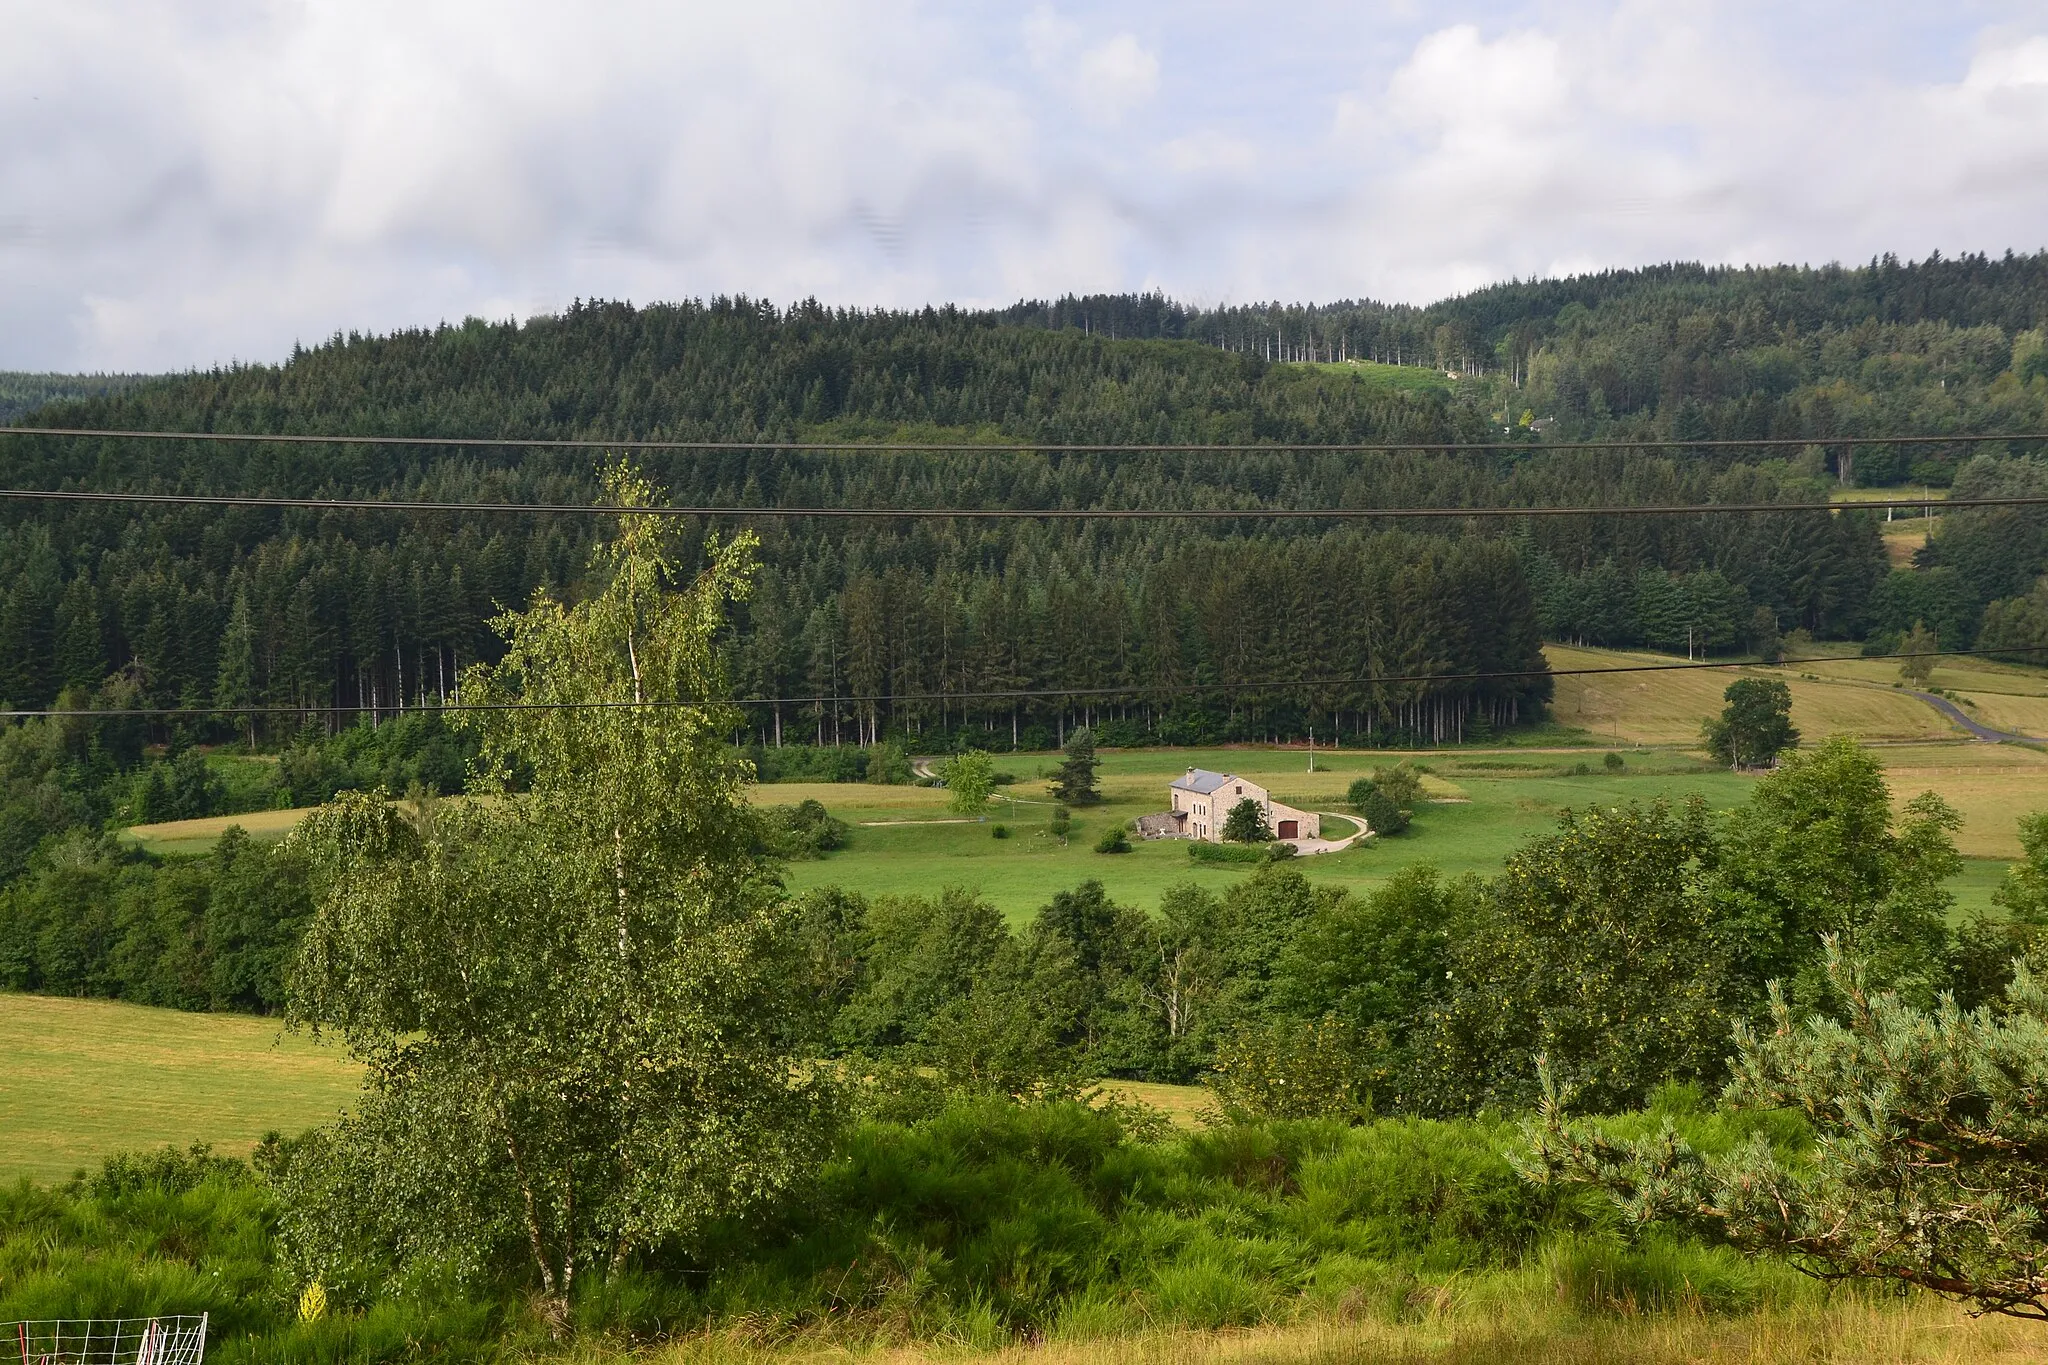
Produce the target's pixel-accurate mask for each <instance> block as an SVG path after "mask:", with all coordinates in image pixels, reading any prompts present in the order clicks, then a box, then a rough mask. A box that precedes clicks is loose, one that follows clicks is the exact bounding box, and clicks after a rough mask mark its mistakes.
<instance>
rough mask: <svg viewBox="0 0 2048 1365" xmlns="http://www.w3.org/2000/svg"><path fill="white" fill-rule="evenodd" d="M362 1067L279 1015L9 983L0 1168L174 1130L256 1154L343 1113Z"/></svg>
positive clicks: (139, 1143) (25, 1170)
mask: <svg viewBox="0 0 2048 1365" xmlns="http://www.w3.org/2000/svg"><path fill="white" fill-rule="evenodd" d="M357 1075H358V1073H357V1071H356V1069H355V1068H354V1067H353V1066H352V1065H351V1064H350V1063H349V1062H348V1061H346V1060H345V1059H344V1058H343V1057H342V1055H341V1053H340V1052H339V1050H338V1049H336V1048H333V1047H328V1046H324V1045H320V1044H316V1043H314V1042H313V1041H312V1040H311V1039H309V1038H306V1037H304V1036H300V1035H293V1034H287V1033H285V1032H284V1031H283V1028H282V1025H281V1024H280V1023H279V1021H278V1020H275V1019H258V1018H252V1017H250V1016H248V1015H242V1014H188V1013H186V1012H184V1011H182V1010H167V1009H151V1008H149V1007H148V1006H145V1005H125V1004H120V1003H117V1002H114V1001H110V1000H65V999H54V998H51V997H48V996H38V995H10V994H5V993H0V1179H6V1180H11V1179H14V1178H16V1177H18V1176H24V1175H27V1176H34V1177H36V1178H37V1179H42V1180H56V1179H62V1178H63V1177H65V1176H68V1175H70V1174H71V1173H72V1172H73V1171H75V1170H78V1169H80V1168H81V1167H85V1166H89V1165H92V1164H95V1163H97V1162H98V1161H99V1160H100V1159H101V1158H102V1157H106V1156H109V1155H111V1154H113V1153H115V1152H120V1151H138V1150H142V1149H145V1148H151V1147H160V1146H163V1145H164V1144H166V1143H169V1144H172V1145H174V1146H178V1147H184V1146H188V1145H190V1144H191V1143H194V1142H207V1143H211V1144H213V1146H214V1148H215V1149H216V1150H218V1151H221V1152H224V1153H233V1154H236V1155H246V1154H247V1153H248V1152H249V1150H250V1149H251V1148H253V1147H254V1146H255V1145H256V1143H257V1141H258V1140H259V1139H261V1138H262V1136H263V1135H264V1134H265V1133H267V1132H270V1131H272V1130H276V1131H279V1132H284V1133H297V1132H301V1131H303V1130H304V1129H307V1128H310V1127H312V1126H313V1125H315V1124H318V1123H324V1122H326V1121H327V1120H328V1119H331V1118H333V1117H334V1115H335V1114H336V1113H337V1112H338V1111H340V1110H342V1109H344V1108H346V1107H347V1106H348V1105H349V1104H350V1103H351V1102H352V1101H353V1099H354V1097H355V1095H356V1091H357V1086H358V1080H357Z"/></svg>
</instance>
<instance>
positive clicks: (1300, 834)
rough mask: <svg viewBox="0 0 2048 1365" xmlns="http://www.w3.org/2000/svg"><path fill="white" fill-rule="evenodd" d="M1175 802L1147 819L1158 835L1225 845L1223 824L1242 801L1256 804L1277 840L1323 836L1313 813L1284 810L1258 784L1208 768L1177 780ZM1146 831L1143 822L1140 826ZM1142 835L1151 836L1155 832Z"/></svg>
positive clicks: (1173, 793) (1173, 791) (1190, 771)
mask: <svg viewBox="0 0 2048 1365" xmlns="http://www.w3.org/2000/svg"><path fill="white" fill-rule="evenodd" d="M1167 791H1168V795H1169V796H1170V797H1171V798H1172V801H1173V809H1171V810H1169V811H1166V812H1164V818H1163V819H1162V817H1160V816H1147V817H1146V819H1147V820H1150V821H1154V822H1156V826H1155V827H1156V828H1157V831H1158V832H1157V835H1154V837H1158V836H1159V835H1165V836H1168V837H1176V838H1181V839H1206V840H1208V841H1209V842H1210V843H1212V844H1220V843H1222V842H1223V822H1224V821H1225V820H1226V819H1228V818H1229V817H1230V808H1231V807H1232V806H1235V805H1236V804H1237V803H1238V802H1240V801H1256V802H1258V803H1259V807H1260V809H1262V810H1264V811H1265V812H1266V824H1267V825H1269V826H1270V827H1271V828H1272V830H1273V837H1274V838H1275V839H1320V838H1321V837H1322V834H1323V820H1322V817H1321V816H1319V815H1317V814H1316V813H1315V812H1314V811H1310V810H1296V809H1295V808H1294V807H1292V806H1283V805H1281V804H1280V803H1279V802H1278V801H1275V800H1274V799H1273V796H1272V793H1270V792H1268V791H1267V790H1266V789H1265V788H1264V787H1261V786H1260V785H1259V784H1258V783H1256V782H1252V781H1248V780H1247V779H1245V778H1242V777H1235V776H1232V775H1231V774H1230V773H1212V772H1210V771H1209V770H1208V769H1206V768H1190V769H1188V771H1187V776H1185V777H1176V778H1175V779H1174V780H1173V782H1172V784H1171V785H1170V786H1169V787H1168V789H1167ZM1140 827H1141V829H1143V822H1141V824H1140ZM1143 832H1145V833H1147V834H1152V833H1153V830H1151V829H1144V830H1143Z"/></svg>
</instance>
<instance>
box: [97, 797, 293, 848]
mask: <svg viewBox="0 0 2048 1365" xmlns="http://www.w3.org/2000/svg"><path fill="white" fill-rule="evenodd" d="M306 809H307V808H306V807H303V806H294V807H291V808H289V809H286V810H253V811H249V812H247V813H245V814H242V815H209V816H207V817H205V818H204V819H200V820H166V821H164V822H163V823H161V824H156V825H134V826H131V827H130V828H129V829H127V830H124V831H123V834H124V835H125V836H126V837H127V838H128V839H130V840H132V841H134V842H135V843H137V844H140V845H141V846H142V847H143V848H146V849H148V850H149V851H150V852H151V853H204V852H206V851H207V850H208V849H210V848H212V847H213V845H214V843H215V841H217V840H218V839H219V838H220V836H221V834H222V833H223V832H225V831H226V829H227V827H228V826H229V825H240V826H241V827H242V830H243V832H244V833H246V834H247V835H248V836H249V837H250V838H252V839H262V840H266V841H267V840H271V839H282V838H283V837H284V836H285V835H287V834H289V833H290V832H291V831H292V829H293V828H294V827H295V826H296V825H297V824H298V823H299V821H301V820H303V819H305V818H306Z"/></svg>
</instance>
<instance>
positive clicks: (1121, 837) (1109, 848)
mask: <svg viewBox="0 0 2048 1365" xmlns="http://www.w3.org/2000/svg"><path fill="white" fill-rule="evenodd" d="M1095 851H1096V852H1097V853H1129V852H1130V851H1131V840H1130V836H1129V835H1127V834H1125V833H1124V827H1123V826H1122V825H1111V826H1110V827H1109V828H1108V829H1106V830H1104V831H1102V837H1101V838H1100V839H1097V840H1096V841H1095Z"/></svg>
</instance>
